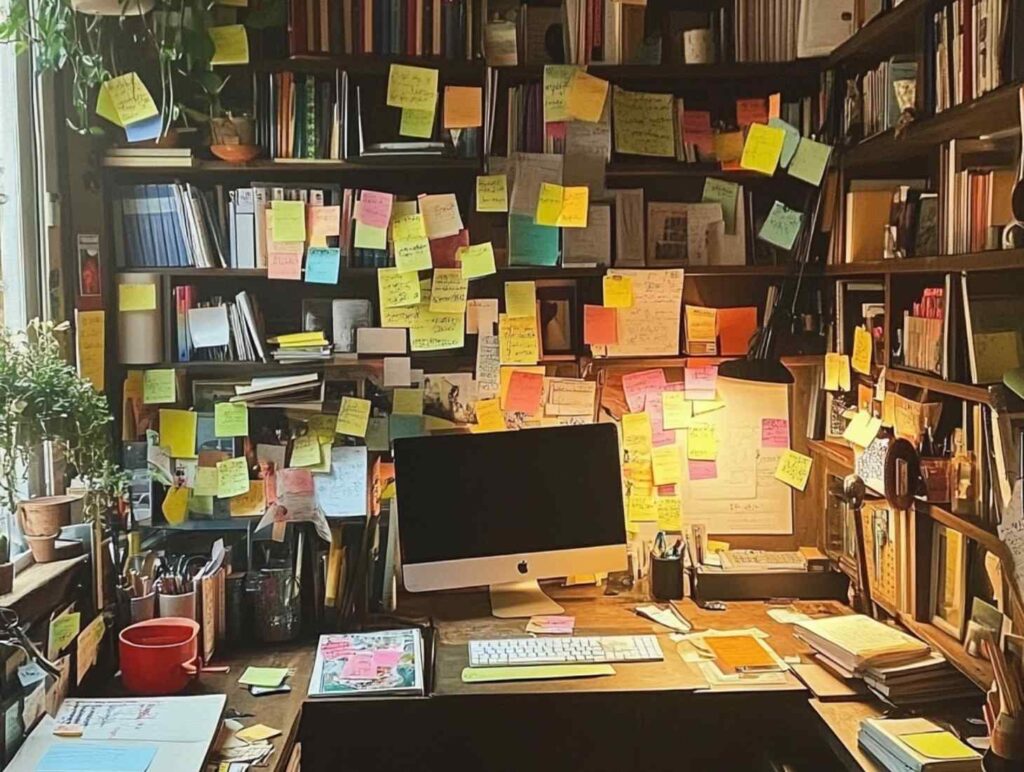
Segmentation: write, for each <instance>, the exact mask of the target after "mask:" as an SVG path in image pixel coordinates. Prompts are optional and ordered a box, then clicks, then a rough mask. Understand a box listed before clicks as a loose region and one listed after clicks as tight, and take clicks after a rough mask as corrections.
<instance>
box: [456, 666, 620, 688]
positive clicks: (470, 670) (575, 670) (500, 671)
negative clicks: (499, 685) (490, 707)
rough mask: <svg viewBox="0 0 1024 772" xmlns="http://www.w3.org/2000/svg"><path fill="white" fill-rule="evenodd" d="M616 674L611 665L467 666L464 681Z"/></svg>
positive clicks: (527, 679) (484, 681)
mask: <svg viewBox="0 0 1024 772" xmlns="http://www.w3.org/2000/svg"><path fill="white" fill-rule="evenodd" d="M605 675H615V668H613V667H612V666H611V665H511V666H503V667H466V668H463V669H462V683H464V684H482V683H489V682H492V681H541V680H545V679H552V678H592V677H593V676H605Z"/></svg>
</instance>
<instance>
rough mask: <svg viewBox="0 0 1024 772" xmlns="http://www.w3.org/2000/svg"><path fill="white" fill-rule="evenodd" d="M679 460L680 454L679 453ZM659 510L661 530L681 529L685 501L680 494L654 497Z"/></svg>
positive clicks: (659, 526)
mask: <svg viewBox="0 0 1024 772" xmlns="http://www.w3.org/2000/svg"><path fill="white" fill-rule="evenodd" d="M677 460H678V454H677ZM654 504H655V507H656V508H657V510H658V530H659V531H681V530H682V528H683V526H682V521H681V515H682V511H683V502H682V499H681V498H680V497H679V496H657V497H655V499H654Z"/></svg>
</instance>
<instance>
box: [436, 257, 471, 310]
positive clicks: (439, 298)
mask: <svg viewBox="0 0 1024 772" xmlns="http://www.w3.org/2000/svg"><path fill="white" fill-rule="evenodd" d="M468 289H469V285H468V283H467V281H466V279H464V278H462V269H461V268H435V269H434V283H433V284H432V285H431V287H430V310H431V311H432V312H433V313H435V314H464V313H466V293H467V292H468Z"/></svg>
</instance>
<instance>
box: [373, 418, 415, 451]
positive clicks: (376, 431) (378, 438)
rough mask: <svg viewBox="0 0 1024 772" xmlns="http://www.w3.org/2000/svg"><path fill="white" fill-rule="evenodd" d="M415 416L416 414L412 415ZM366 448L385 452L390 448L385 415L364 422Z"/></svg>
mask: <svg viewBox="0 0 1024 772" xmlns="http://www.w3.org/2000/svg"><path fill="white" fill-rule="evenodd" d="M413 418H416V416H413ZM364 439H365V440H366V449H367V450H368V451H370V452H373V451H379V452H381V453H387V452H388V451H389V450H391V445H390V442H391V439H390V437H389V436H388V419H387V417H386V416H381V417H375V418H370V420H369V421H367V422H366V437H365V438H364Z"/></svg>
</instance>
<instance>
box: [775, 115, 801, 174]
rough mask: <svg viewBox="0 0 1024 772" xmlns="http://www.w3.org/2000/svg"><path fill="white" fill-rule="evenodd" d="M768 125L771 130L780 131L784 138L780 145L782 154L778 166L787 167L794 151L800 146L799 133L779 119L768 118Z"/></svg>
mask: <svg viewBox="0 0 1024 772" xmlns="http://www.w3.org/2000/svg"><path fill="white" fill-rule="evenodd" d="M768 125H769V126H771V127H772V128H773V129H781V130H782V131H783V132H784V133H785V135H786V138H785V140H784V141H783V143H782V154H781V155H780V156H779V166H782V167H786V166H789V164H790V161H792V160H793V156H794V155H795V154H796V149H797V147H799V145H800V131H799V129H797V128H796V127H795V126H793V125H792V124H789V123H786V122H785V121H784V120H782V119H780V118H769V119H768Z"/></svg>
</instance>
